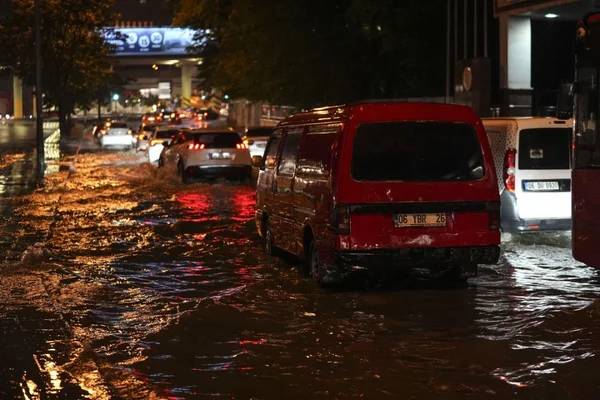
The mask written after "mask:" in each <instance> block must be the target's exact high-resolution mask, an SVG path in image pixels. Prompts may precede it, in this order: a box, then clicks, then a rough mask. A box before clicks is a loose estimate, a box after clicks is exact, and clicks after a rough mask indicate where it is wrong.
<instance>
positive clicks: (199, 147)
mask: <svg viewBox="0 0 600 400" xmlns="http://www.w3.org/2000/svg"><path fill="white" fill-rule="evenodd" d="M188 149H190V150H204V144H203V143H190V145H189V146H188Z"/></svg>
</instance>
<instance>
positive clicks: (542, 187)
mask: <svg viewBox="0 0 600 400" xmlns="http://www.w3.org/2000/svg"><path fill="white" fill-rule="evenodd" d="M525 190H527V191H532V192H534V191H551V190H560V187H559V185H558V182H557V181H533V182H525Z"/></svg>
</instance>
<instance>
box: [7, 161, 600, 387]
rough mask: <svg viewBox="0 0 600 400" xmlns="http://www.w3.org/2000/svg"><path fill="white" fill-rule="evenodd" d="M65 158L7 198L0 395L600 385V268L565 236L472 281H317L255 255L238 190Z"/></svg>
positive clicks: (247, 206) (250, 193)
mask: <svg viewBox="0 0 600 400" xmlns="http://www.w3.org/2000/svg"><path fill="white" fill-rule="evenodd" d="M63 165H65V166H66V167H63V168H60V171H59V172H57V173H55V174H53V175H50V176H49V177H48V184H47V186H46V187H45V188H44V189H41V190H38V191H35V192H33V193H30V194H26V193H25V194H24V193H19V192H11V191H7V192H6V193H4V195H3V196H4V197H3V198H2V200H1V201H2V202H3V204H6V205H7V206H5V207H4V208H3V209H2V210H3V212H2V225H1V226H0V234H1V240H0V263H1V264H0V360H1V361H2V362H1V363H0V399H80V398H90V399H204V398H223V399H232V398H235V399H248V398H253V399H281V398H286V399H307V398H315V399H354V398H356V399H358V398H367V399H382V398H389V399H397V398H402V399H422V398H432V399H434V398H439V399H482V398H490V399H496V398H497V399H506V398H522V399H590V398H598V396H600V381H599V380H598V379H597V376H598V369H599V367H600V354H599V353H600V301H599V299H600V273H599V272H598V271H596V270H594V269H591V268H588V267H585V266H582V265H579V264H578V263H577V262H575V261H574V260H573V259H572V258H571V256H570V248H569V242H568V238H564V237H553V236H552V237H543V238H538V239H535V240H533V239H532V238H531V237H525V238H516V239H514V240H510V241H507V242H506V243H504V244H503V257H502V260H501V262H500V263H499V264H498V265H491V266H483V267H482V268H481V269H480V274H479V276H478V277H477V278H475V279H471V280H470V281H469V284H468V285H467V286H464V287H427V286H425V287H421V286H416V287H415V286H410V287H409V288H407V287H406V286H405V285H400V284H392V285H389V286H386V287H383V288H378V289H370V290H363V289H356V288H351V289H346V290H339V291H327V290H323V289H320V288H318V287H317V286H316V285H315V284H313V283H312V282H311V281H310V280H309V279H308V278H306V277H305V276H304V274H303V273H302V272H300V268H299V267H298V266H297V265H295V263H294V261H293V260H282V259H273V258H269V257H267V256H265V255H264V253H263V252H262V250H261V248H260V243H259V241H258V238H257V236H256V233H255V227H254V221H253V217H254V190H253V188H252V187H250V186H246V185H240V184H233V183H226V182H221V183H216V184H203V183H195V184H192V185H187V186H182V185H180V184H178V183H177V181H176V179H174V177H173V176H171V175H170V174H169V173H168V172H165V171H157V170H155V169H153V168H151V167H149V166H148V165H146V164H144V163H143V159H142V157H140V156H137V155H135V154H133V153H118V152H99V153H85V154H79V155H77V156H70V157H66V158H65V159H63ZM8 205H9V206H8Z"/></svg>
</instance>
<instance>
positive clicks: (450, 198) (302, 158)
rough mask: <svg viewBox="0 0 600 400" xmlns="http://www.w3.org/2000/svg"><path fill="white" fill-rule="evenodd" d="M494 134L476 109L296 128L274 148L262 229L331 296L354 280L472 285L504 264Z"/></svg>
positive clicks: (418, 110) (268, 244) (315, 119)
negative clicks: (375, 277)
mask: <svg viewBox="0 0 600 400" xmlns="http://www.w3.org/2000/svg"><path fill="white" fill-rule="evenodd" d="M499 208H500V204H499V195H498V185H497V182H496V173H495V169H494V164H493V158H492V154H491V151H490V148H489V144H488V141H487V138H486V135H485V131H484V129H483V125H482V124H481V121H480V120H479V118H478V117H477V116H476V115H475V114H474V113H473V111H472V110H471V109H470V108H468V107H464V106H458V105H447V104H427V103H401V102H363V103H357V104H353V105H348V106H342V107H331V108H321V109H316V110H313V111H309V112H306V113H300V114H296V115H293V116H291V117H288V118H287V119H285V120H284V121H282V122H281V123H280V124H279V125H278V126H277V128H276V129H275V131H274V133H273V136H272V137H271V139H270V140H269V143H268V144H267V148H266V151H265V157H264V159H263V163H262V165H261V170H260V172H259V177H258V183H257V203H256V226H257V229H258V233H259V235H260V236H261V237H262V238H263V239H264V245H265V250H266V252H267V253H269V254H273V251H274V249H276V248H277V249H281V250H284V251H285V252H288V253H291V254H293V255H295V256H297V257H300V258H301V259H304V260H305V261H306V264H307V268H308V271H309V272H310V274H311V275H312V277H313V278H314V279H315V280H316V281H317V282H319V283H320V284H330V283H334V282H339V281H340V280H343V279H344V278H346V277H348V276H349V275H351V274H352V273H354V272H360V271H363V272H364V271H365V270H369V269H382V268H383V269H387V270H388V271H392V272H394V273H405V272H409V271H417V272H420V271H425V272H426V275H430V276H433V277H435V276H439V277H452V278H457V279H466V278H468V277H470V276H474V275H475V274H476V272H477V265H478V264H481V263H484V264H488V263H495V262H497V260H498V257H499V243H500V231H499Z"/></svg>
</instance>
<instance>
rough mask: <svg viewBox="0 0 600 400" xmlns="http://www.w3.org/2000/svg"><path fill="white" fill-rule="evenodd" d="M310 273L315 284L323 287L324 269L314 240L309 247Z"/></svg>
mask: <svg viewBox="0 0 600 400" xmlns="http://www.w3.org/2000/svg"><path fill="white" fill-rule="evenodd" d="M307 256H308V257H307V261H308V273H309V274H310V276H311V277H312V278H313V280H314V281H315V282H317V283H318V284H319V285H323V268H322V266H321V260H320V259H319V250H317V245H316V244H315V241H314V240H311V241H310V244H309V246H308V254H307Z"/></svg>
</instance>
